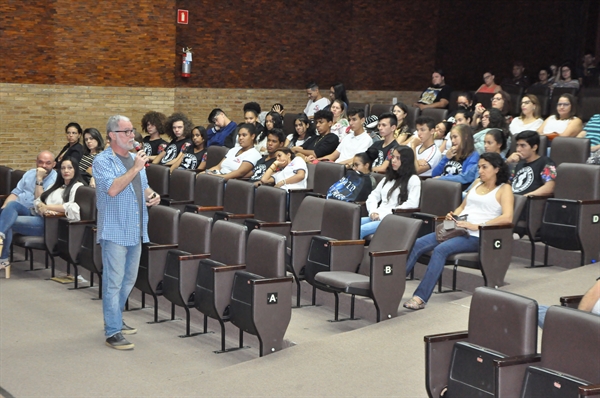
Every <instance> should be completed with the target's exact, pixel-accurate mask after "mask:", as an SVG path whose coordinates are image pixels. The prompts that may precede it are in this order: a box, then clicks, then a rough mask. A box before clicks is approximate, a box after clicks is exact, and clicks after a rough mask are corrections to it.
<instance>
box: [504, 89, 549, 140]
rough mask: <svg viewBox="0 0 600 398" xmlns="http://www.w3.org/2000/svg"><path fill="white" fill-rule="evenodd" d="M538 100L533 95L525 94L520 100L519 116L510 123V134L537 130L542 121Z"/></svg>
mask: <svg viewBox="0 0 600 398" xmlns="http://www.w3.org/2000/svg"><path fill="white" fill-rule="evenodd" d="M541 115H542V108H541V106H540V100H539V99H538V97H536V96H535V95H533V94H527V95H525V96H523V98H522V99H521V116H519V117H516V118H514V119H513V121H512V122H511V123H510V127H509V129H510V133H511V134H512V135H517V134H519V133H520V132H522V131H525V130H534V131H535V130H537V129H538V128H539V127H540V126H541V125H542V123H544V120H543V119H542V118H541Z"/></svg>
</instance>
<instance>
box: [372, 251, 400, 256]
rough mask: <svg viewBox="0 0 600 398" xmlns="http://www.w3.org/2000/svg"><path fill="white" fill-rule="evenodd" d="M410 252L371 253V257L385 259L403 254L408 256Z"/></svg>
mask: <svg viewBox="0 0 600 398" xmlns="http://www.w3.org/2000/svg"><path fill="white" fill-rule="evenodd" d="M407 253H408V250H384V251H379V252H369V256H371V257H385V256H398V255H401V254H407Z"/></svg>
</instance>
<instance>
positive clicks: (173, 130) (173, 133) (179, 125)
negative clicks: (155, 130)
mask: <svg viewBox="0 0 600 398" xmlns="http://www.w3.org/2000/svg"><path fill="white" fill-rule="evenodd" d="M193 127H194V125H193V124H192V121H191V120H190V119H188V118H187V116H186V115H184V114H183V113H179V112H176V113H174V114H172V115H171V116H169V117H168V118H167V121H166V123H165V132H166V133H167V135H168V136H169V137H170V138H171V142H169V145H167V147H166V148H165V150H164V151H162V152H161V153H159V154H158V155H156V157H155V158H154V160H153V161H152V163H155V164H162V165H163V166H171V165H172V164H173V163H175V162H176V160H177V157H178V156H179V154H180V153H181V152H182V151H184V152H185V150H186V149H187V148H189V147H191V146H192V140H191V139H190V135H191V133H192V128H193Z"/></svg>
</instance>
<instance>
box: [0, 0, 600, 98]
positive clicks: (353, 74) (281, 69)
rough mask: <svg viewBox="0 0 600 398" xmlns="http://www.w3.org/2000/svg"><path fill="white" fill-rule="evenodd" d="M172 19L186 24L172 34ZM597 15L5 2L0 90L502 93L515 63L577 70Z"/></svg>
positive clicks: (565, 4)
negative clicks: (483, 89) (442, 72)
mask: <svg viewBox="0 0 600 398" xmlns="http://www.w3.org/2000/svg"><path fill="white" fill-rule="evenodd" d="M177 9H187V10H189V11H190V24H189V25H177V24H176V10H177ZM590 12H591V13H592V14H591V15H590ZM597 14H598V4H597V2H595V1H591V0H547V1H540V0H520V1H518V2H517V1H481V0H419V1H408V0H391V1H385V2H383V1H382V2H373V1H367V0H346V1H334V0H330V1H322V2H314V1H308V0H297V1H291V0H280V1H266V0H254V1H252V2H242V1H234V0H223V1H218V2H213V1H207V0H138V1H130V0H111V1H97V0H95V1H91V0H79V1H72V0H31V1H27V2H23V1H21V0H4V1H2V2H1V3H0V54H2V62H0V82H8V83H41V84H75V85H95V86H142V87H144V86H146V87H210V88H247V87H250V88H303V87H304V86H305V84H306V83H307V82H308V81H311V80H316V81H317V82H319V83H320V84H321V85H322V86H325V87H327V86H328V85H330V84H332V83H334V82H338V81H342V82H344V83H345V85H346V87H347V88H348V89H354V90H420V89H422V88H424V87H425V85H426V84H427V83H428V82H429V80H430V75H431V71H432V70H433V68H434V67H435V66H438V67H442V68H444V69H446V71H447V82H448V83H449V84H451V85H452V86H454V87H455V88H465V89H475V88H477V87H478V86H479V85H480V84H481V82H482V77H481V76H482V75H483V72H484V71H485V69H488V68H491V69H493V70H494V71H495V73H496V77H497V81H498V82H500V81H501V79H502V78H503V77H505V76H507V75H509V73H510V70H511V63H512V61H513V60H514V59H521V60H523V62H524V63H525V65H526V69H527V73H528V74H529V75H530V76H531V77H534V75H535V74H536V71H537V68H538V67H540V66H541V65H546V64H549V63H560V62H562V61H563V60H564V59H568V58H572V59H577V58H578V57H579V55H580V54H581V53H582V52H583V49H584V48H583V47H584V46H589V42H590V39H589V38H590V37H598V35H597V30H598V24H597V22H596V23H594V22H593V21H597V20H598V15H597ZM594 29H595V31H592V30H594ZM585 38H587V39H585ZM586 40H587V41H586ZM596 45H598V43H596ZM184 46H185V47H192V49H193V52H194V61H193V65H192V77H191V78H189V79H187V80H184V79H183V78H181V77H180V74H179V71H180V64H181V55H180V51H181V48H182V47H184ZM599 58H600V56H599Z"/></svg>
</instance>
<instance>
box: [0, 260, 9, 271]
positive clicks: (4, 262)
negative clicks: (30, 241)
mask: <svg viewBox="0 0 600 398" xmlns="http://www.w3.org/2000/svg"><path fill="white" fill-rule="evenodd" d="M8 266H10V261H8V259H7V258H5V259H0V269H4V268H6V267H8Z"/></svg>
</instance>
